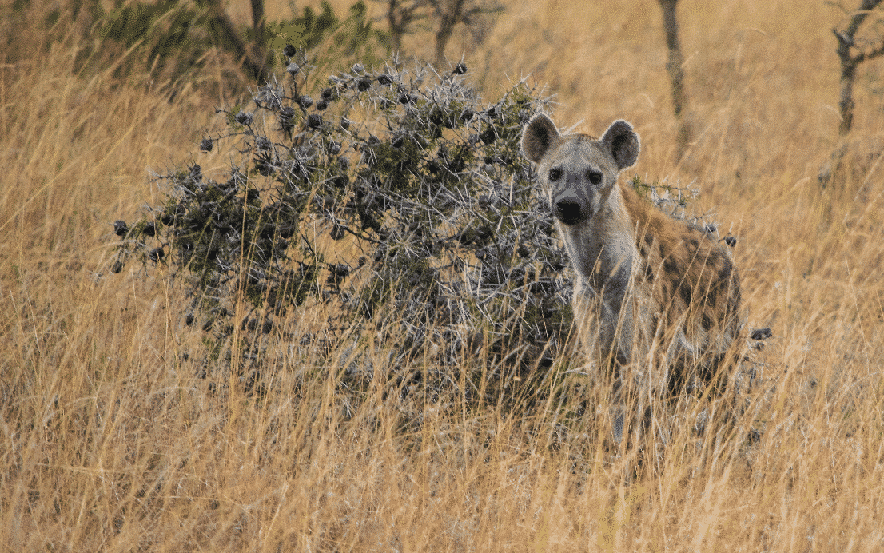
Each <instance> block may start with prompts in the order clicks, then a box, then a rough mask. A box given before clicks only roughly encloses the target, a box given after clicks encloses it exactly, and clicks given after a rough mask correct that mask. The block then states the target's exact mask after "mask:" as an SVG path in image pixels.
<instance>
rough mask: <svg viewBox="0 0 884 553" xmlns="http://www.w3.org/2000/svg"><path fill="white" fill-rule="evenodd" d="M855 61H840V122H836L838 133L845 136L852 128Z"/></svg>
mask: <svg viewBox="0 0 884 553" xmlns="http://www.w3.org/2000/svg"><path fill="white" fill-rule="evenodd" d="M856 67H857V64H856V63H852V62H850V61H848V62H845V61H844V60H842V62H841V98H840V99H839V100H838V108H839V109H840V111H841V122H840V123H839V124H838V134H839V135H840V136H846V135H847V134H849V133H850V129H851V128H853V108H854V106H855V105H856V104H855V102H854V101H853V82H854V81H855V80H856Z"/></svg>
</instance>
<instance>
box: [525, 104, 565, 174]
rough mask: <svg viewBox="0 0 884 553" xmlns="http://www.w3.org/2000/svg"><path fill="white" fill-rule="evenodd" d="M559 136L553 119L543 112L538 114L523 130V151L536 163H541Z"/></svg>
mask: <svg viewBox="0 0 884 553" xmlns="http://www.w3.org/2000/svg"><path fill="white" fill-rule="evenodd" d="M558 137H559V131H558V130H557V129H556V125H555V123H553V122H552V119H550V118H549V117H547V116H546V115H544V114H542V113H541V114H540V115H536V116H534V118H533V119H531V121H530V122H529V123H528V126H526V127H525V130H524V131H523V132H522V153H523V154H525V157H527V158H528V159H530V160H531V161H533V162H534V163H539V162H540V160H541V159H543V156H544V155H546V152H548V151H549V147H550V146H551V145H552V143H553V141H554V140H555V139H557V138H558Z"/></svg>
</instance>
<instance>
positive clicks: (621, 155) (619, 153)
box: [602, 120, 641, 169]
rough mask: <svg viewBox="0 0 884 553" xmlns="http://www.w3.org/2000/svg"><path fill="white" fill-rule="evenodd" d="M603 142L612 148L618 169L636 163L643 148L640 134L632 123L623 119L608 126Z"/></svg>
mask: <svg viewBox="0 0 884 553" xmlns="http://www.w3.org/2000/svg"><path fill="white" fill-rule="evenodd" d="M602 144H605V145H606V146H607V147H608V148H609V149H610V150H611V155H612V156H613V157H614V163H616V164H617V168H618V169H626V168H627V167H629V166H631V165H632V164H634V163H635V160H636V159H638V152H639V150H640V149H641V146H640V145H639V142H638V135H637V134H636V133H635V131H634V130H632V125H630V124H629V123H627V122H626V121H622V120H621V121H614V122H613V123H612V124H611V126H610V127H608V130H606V131H605V136H603V137H602Z"/></svg>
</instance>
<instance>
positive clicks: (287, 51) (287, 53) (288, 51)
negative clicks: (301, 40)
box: [282, 44, 297, 58]
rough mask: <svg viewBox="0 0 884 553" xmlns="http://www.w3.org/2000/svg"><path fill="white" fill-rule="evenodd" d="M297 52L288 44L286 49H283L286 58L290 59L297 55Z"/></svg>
mask: <svg viewBox="0 0 884 553" xmlns="http://www.w3.org/2000/svg"><path fill="white" fill-rule="evenodd" d="M296 52H297V50H295V47H294V46H292V45H291V44H286V45H285V48H283V49H282V53H283V54H285V57H287V58H290V57H292V56H294V55H295V53H296Z"/></svg>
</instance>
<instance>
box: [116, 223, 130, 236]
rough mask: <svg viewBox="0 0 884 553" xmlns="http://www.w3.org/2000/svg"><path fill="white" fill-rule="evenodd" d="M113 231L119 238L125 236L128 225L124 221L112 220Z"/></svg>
mask: <svg viewBox="0 0 884 553" xmlns="http://www.w3.org/2000/svg"><path fill="white" fill-rule="evenodd" d="M114 232H115V233H116V234H117V236H119V237H120V238H122V237H123V236H126V234H127V233H128V232H129V226H128V225H126V221H114Z"/></svg>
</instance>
